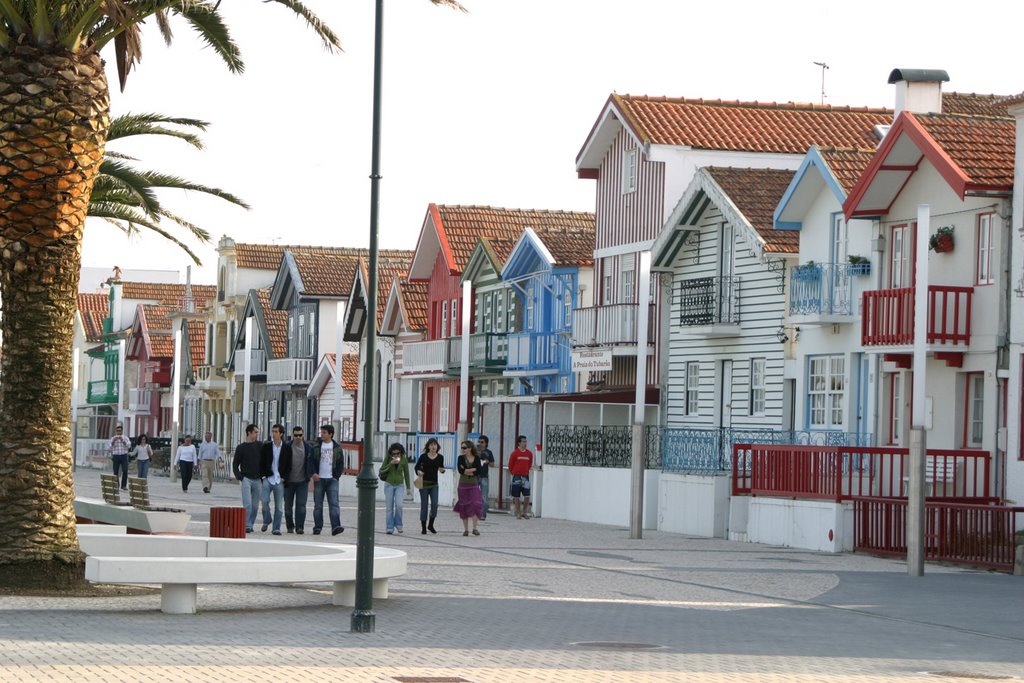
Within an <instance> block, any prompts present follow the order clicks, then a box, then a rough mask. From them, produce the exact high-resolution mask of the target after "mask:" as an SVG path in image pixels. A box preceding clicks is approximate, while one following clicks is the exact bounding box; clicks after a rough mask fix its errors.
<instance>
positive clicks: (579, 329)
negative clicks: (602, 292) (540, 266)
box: [572, 304, 654, 346]
mask: <svg viewBox="0 0 1024 683" xmlns="http://www.w3.org/2000/svg"><path fill="white" fill-rule="evenodd" d="M638 308H639V306H638V305H637V304H609V305H606V306H589V307H587V308H578V309H576V311H574V312H573V321H572V338H573V345H574V346H595V345H596V346H636V316H637V309H638ZM647 344H648V345H649V346H650V345H653V344H654V305H653V304H648V306H647Z"/></svg>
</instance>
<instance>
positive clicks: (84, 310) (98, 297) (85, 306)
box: [78, 292, 110, 342]
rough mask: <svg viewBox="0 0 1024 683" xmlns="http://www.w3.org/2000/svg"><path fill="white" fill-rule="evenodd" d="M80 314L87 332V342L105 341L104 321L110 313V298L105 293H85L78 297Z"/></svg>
mask: <svg viewBox="0 0 1024 683" xmlns="http://www.w3.org/2000/svg"><path fill="white" fill-rule="evenodd" d="M78 312H79V314H80V316H81V318H82V327H83V328H84V330H85V340H86V341H88V342H98V341H102V340H103V319H104V318H106V317H107V315H108V314H109V313H110V296H109V295H108V294H103V293H92V292H84V293H81V294H79V295H78Z"/></svg>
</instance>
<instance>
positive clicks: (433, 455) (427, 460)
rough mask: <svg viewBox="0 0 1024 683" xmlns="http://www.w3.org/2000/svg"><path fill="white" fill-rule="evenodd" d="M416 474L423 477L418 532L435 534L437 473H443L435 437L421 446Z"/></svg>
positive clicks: (439, 445)
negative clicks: (428, 502)
mask: <svg viewBox="0 0 1024 683" xmlns="http://www.w3.org/2000/svg"><path fill="white" fill-rule="evenodd" d="M416 474H417V475H419V476H420V477H422V478H423V487H422V488H420V527H421V529H422V530H421V531H420V533H422V534H425V533H427V530H428V529H429V530H430V533H432V534H436V533H437V529H435V528H434V518H436V517H437V496H438V493H439V491H438V486H437V475H438V474H444V458H442V457H441V444H439V443H437V439H435V438H433V437H431V438H430V439H428V440H427V445H426V446H424V447H423V453H421V454H420V457H419V459H418V460H416ZM428 500H429V501H430V517H429V518H428V517H427V501H428Z"/></svg>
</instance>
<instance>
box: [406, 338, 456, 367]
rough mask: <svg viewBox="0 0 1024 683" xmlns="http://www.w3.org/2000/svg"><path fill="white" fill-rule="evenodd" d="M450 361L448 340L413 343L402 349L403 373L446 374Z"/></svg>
mask: <svg viewBox="0 0 1024 683" xmlns="http://www.w3.org/2000/svg"><path fill="white" fill-rule="evenodd" d="M447 361H448V340H447V339H435V340H434V341H425V342H413V343H411V344H405V345H404V347H403V349H402V373H403V374H422V373H427V372H444V371H445V367H446V363H447Z"/></svg>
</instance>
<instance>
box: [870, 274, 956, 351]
mask: <svg viewBox="0 0 1024 683" xmlns="http://www.w3.org/2000/svg"><path fill="white" fill-rule="evenodd" d="M973 296H974V288H973V287H952V286H947V285H931V286H929V287H928V334H927V341H928V343H929V344H952V345H953V346H959V345H960V344H969V343H970V342H971V306H972V302H973ZM861 343H863V344H864V345H865V346H909V345H911V344H913V343H914V288H913V287H904V288H901V289H878V290H873V291H869V292H864V297H863V306H862V310H861Z"/></svg>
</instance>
